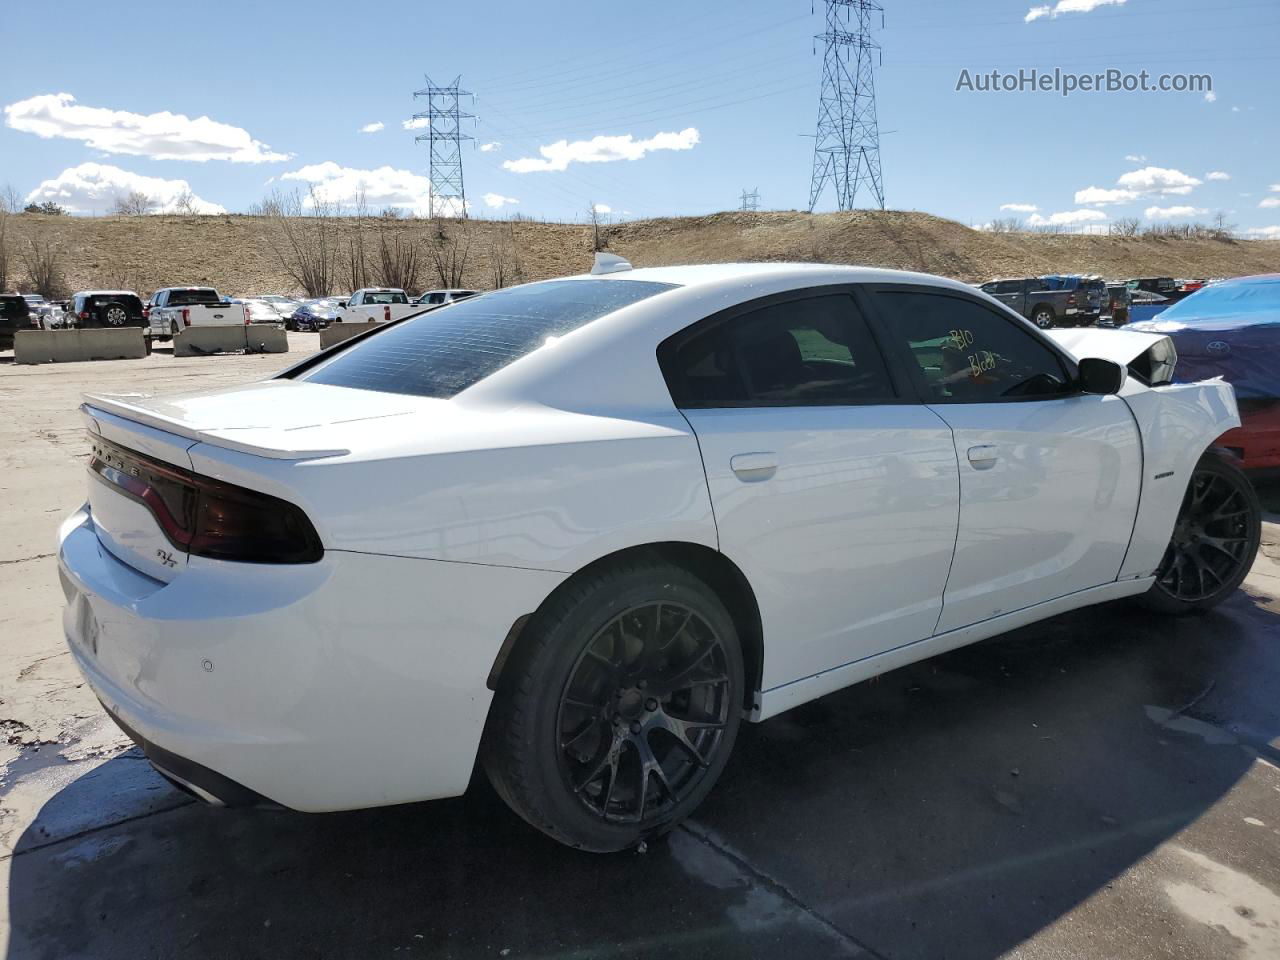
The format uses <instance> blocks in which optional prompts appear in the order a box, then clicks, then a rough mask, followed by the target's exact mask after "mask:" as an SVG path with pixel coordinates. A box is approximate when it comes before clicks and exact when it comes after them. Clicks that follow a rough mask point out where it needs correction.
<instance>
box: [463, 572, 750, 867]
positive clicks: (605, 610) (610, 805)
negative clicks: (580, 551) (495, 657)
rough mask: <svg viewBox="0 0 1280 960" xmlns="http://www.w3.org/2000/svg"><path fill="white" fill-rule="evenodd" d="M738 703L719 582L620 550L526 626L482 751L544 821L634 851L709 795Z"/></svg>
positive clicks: (586, 843)
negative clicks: (621, 556) (624, 556)
mask: <svg viewBox="0 0 1280 960" xmlns="http://www.w3.org/2000/svg"><path fill="white" fill-rule="evenodd" d="M664 644H665V645H664ZM742 704H743V661H742V650H741V646H740V644H739V641H738V636H737V632H736V630H735V629H734V623H733V619H732V617H730V615H729V613H728V611H727V610H726V609H725V607H724V604H723V603H721V601H720V599H719V598H718V597H717V596H716V594H715V593H714V592H713V591H712V590H711V589H710V588H709V587H708V586H707V585H706V584H705V583H703V582H702V580H700V579H699V578H697V577H696V576H694V575H693V574H691V573H689V572H688V571H686V570H683V569H681V568H679V567H675V566H672V565H669V564H666V563H662V562H660V561H658V560H656V559H636V560H630V561H624V562H619V563H617V564H614V565H612V566H610V567H607V568H605V569H602V570H600V571H597V572H594V573H589V574H586V575H584V576H582V577H581V578H578V579H575V580H573V581H570V582H569V583H568V584H566V585H565V586H563V587H562V588H560V589H559V590H558V591H557V592H556V593H555V594H554V595H553V596H552V597H551V598H550V599H549V600H548V601H547V602H546V603H545V604H544V606H543V609H541V610H539V611H538V613H536V614H535V615H534V617H533V618H532V619H531V620H530V621H529V623H528V624H527V625H526V626H525V628H524V631H523V632H522V634H521V636H520V638H519V643H518V646H517V649H516V651H514V652H513V654H512V655H511V659H510V660H509V661H508V662H507V664H506V665H505V667H504V669H503V671H502V675H501V678H500V680H499V683H498V685H497V691H496V695H495V698H494V703H493V707H492V709H491V710H490V715H489V721H488V724H487V726H486V731H485V739H484V744H483V747H482V760H483V764H484V768H485V771H486V773H487V774H488V776H489V779H490V781H491V782H492V783H493V786H494V788H495V790H496V791H497V793H498V795H499V796H501V797H502V799H503V800H504V801H506V803H507V805H508V806H510V807H511V809H512V810H514V811H515V812H516V813H517V814H519V815H520V816H521V817H523V818H524V819H525V820H526V821H527V822H528V823H529V824H531V825H532V826H534V827H536V828H537V829H538V830H541V831H542V832H543V833H546V834H547V835H549V836H551V837H553V838H555V839H556V840H559V841H560V842H562V843H565V844H567V845H569V846H571V847H576V848H578V849H581V850H588V851H592V852H597V853H608V852H613V851H618V850H625V849H628V848H630V847H633V846H635V845H637V844H638V843H640V842H641V841H643V840H646V839H650V838H653V837H657V836H660V835H662V834H664V833H666V832H667V831H669V830H671V829H672V828H674V827H675V826H676V825H677V824H678V823H679V822H680V821H681V820H682V819H683V818H685V817H686V816H688V815H689V813H690V812H692V811H693V809H694V808H696V807H697V806H698V804H699V803H701V802H702V800H703V798H704V797H705V796H706V795H707V793H708V792H709V791H710V790H711V788H712V786H714V784H715V781H716V780H717V778H718V777H719V776H720V773H721V771H722V770H723V769H724V766H725V763H726V762H727V761H728V757H729V753H730V751H731V750H732V748H733V744H734V740H735V739H736V737H737V733H738V726H739V724H740V722H741V716H742Z"/></svg>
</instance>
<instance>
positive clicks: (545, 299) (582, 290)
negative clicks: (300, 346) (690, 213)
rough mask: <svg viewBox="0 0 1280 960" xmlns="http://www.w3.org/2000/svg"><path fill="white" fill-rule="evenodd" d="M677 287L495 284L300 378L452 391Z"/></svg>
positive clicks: (426, 392) (442, 393) (430, 392)
mask: <svg viewBox="0 0 1280 960" xmlns="http://www.w3.org/2000/svg"><path fill="white" fill-rule="evenodd" d="M674 286H675V285H674V284H669V283H655V282H653V281H649V280H547V281H544V282H542V283H531V284H527V285H524V286H519V287H510V288H508V289H506V290H495V291H493V292H492V293H486V294H485V295H484V296H480V297H472V298H470V299H467V300H462V301H459V302H456V303H452V304H450V305H449V306H446V307H442V308H440V309H437V310H431V311H428V312H426V313H423V314H421V315H419V316H416V317H414V318H412V319H410V320H406V321H404V322H402V323H398V324H395V325H394V326H391V327H388V328H387V329H385V330H383V331H381V332H379V333H378V334H376V335H374V336H371V337H368V338H367V339H365V340H362V341H360V342H358V343H355V344H353V345H352V346H351V347H349V348H347V349H346V350H344V351H342V352H341V353H339V354H338V355H337V356H335V357H334V358H333V359H332V360H329V361H327V362H325V363H322V364H321V365H320V366H317V367H315V368H313V369H311V370H309V371H305V372H304V373H302V374H301V375H300V376H299V379H301V380H307V381H310V382H312V383H324V384H329V385H331V386H336V387H354V388H356V389H359V390H378V391H381V392H383V393H406V394H411V395H414V396H420V397H439V398H448V397H452V396H454V395H455V394H457V393H459V392H461V391H463V390H465V389H467V388H468V387H470V386H473V385H474V384H476V383H479V382H480V381H481V380H483V379H484V378H485V377H487V376H489V375H490V374H492V373H495V372H497V371H498V370H501V369H502V368H503V367H505V366H506V365H507V364H509V363H512V362H513V361H515V360H518V359H520V358H521V357H523V356H525V355H527V354H529V353H532V352H533V351H534V350H537V349H538V348H539V347H541V346H543V345H544V344H546V343H547V341H548V340H549V339H551V338H554V337H562V336H564V335H565V334H568V333H571V332H573V331H574V330H577V329H578V328H579V327H582V326H584V325H585V324H588V323H590V322H591V321H593V320H598V319H599V318H600V317H603V316H605V315H606V314H608V313H612V312H614V311H615V310H619V309H621V308H622V307H626V306H629V305H630V304H633V303H637V302H639V301H641V300H645V299H647V298H649V297H652V296H654V295H656V294H659V293H662V292H663V291H664V290H671V289H673V288H674Z"/></svg>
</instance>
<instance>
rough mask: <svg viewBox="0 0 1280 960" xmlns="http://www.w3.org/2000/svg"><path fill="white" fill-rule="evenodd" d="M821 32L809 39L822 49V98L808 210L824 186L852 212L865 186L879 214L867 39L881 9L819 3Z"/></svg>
mask: <svg viewBox="0 0 1280 960" xmlns="http://www.w3.org/2000/svg"><path fill="white" fill-rule="evenodd" d="M822 2H823V3H824V4H825V5H826V8H827V29H826V31H825V32H823V33H820V34H818V35H817V36H816V37H814V39H815V40H821V41H822V43H823V44H824V47H825V49H824V51H823V55H822V93H821V95H820V97H819V98H818V132H817V134H816V136H815V139H814V143H813V178H812V180H811V181H810V183H809V210H810V211H812V210H813V208H814V207H815V206H816V205H817V203H818V198H819V197H821V196H822V191H823V190H824V189H825V188H826V186H827V184H828V183H830V184H832V185H833V186H834V187H835V190H836V203H837V206H838V207H839V208H840V209H841V210H852V209H853V203H854V200H855V199H856V198H857V195H858V188H859V187H860V186H865V187H866V188H867V189H868V190H870V191H871V194H872V196H874V197H875V202H876V205H877V206H878V207H879V208H880V209H881V210H883V209H884V185H883V184H882V183H881V180H880V130H879V127H878V125H877V123H876V81H875V71H874V67H873V66H872V62H871V58H872V54H873V53H876V54H878V52H879V50H880V45H879V44H877V43H876V42H875V41H874V40H872V39H871V15H872V14H873V13H878V14H880V19H881V26H883V25H884V8H883V7H881V6H880V4H878V3H875V2H874V0H822Z"/></svg>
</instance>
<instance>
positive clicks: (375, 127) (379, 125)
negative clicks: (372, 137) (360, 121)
mask: <svg viewBox="0 0 1280 960" xmlns="http://www.w3.org/2000/svg"><path fill="white" fill-rule="evenodd" d="M384 127H386V124H385V123H383V122H382V121H381V120H375V121H373V123H366V124H365V125H364V126H363V127H361V128H360V132H361V133H377V132H378V131H379V130H381V129H383V128H384Z"/></svg>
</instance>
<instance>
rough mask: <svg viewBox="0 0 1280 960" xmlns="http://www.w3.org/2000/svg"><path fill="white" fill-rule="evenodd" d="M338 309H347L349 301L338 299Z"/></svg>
mask: <svg viewBox="0 0 1280 960" xmlns="http://www.w3.org/2000/svg"><path fill="white" fill-rule="evenodd" d="M338 309H339V310H345V309H347V301H345V300H339V301H338Z"/></svg>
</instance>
